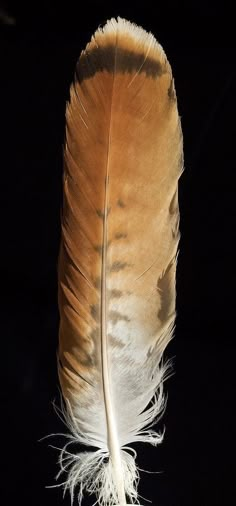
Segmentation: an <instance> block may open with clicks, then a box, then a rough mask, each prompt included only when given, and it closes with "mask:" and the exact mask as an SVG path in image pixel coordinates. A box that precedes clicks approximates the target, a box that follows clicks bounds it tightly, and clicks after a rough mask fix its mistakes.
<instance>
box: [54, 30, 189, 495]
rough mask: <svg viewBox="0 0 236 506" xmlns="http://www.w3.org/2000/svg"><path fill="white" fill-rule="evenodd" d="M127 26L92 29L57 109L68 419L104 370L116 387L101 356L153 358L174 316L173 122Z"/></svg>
mask: <svg viewBox="0 0 236 506" xmlns="http://www.w3.org/2000/svg"><path fill="white" fill-rule="evenodd" d="M130 26H131V25H130V24H129V23H125V22H124V21H122V20H119V21H118V22H115V21H111V22H110V24H108V25H106V27H105V29H104V30H99V31H97V32H96V33H95V35H94V37H93V38H92V40H91V42H90V43H89V44H88V45H87V47H86V49H85V51H83V52H82V54H81V56H80V59H79V62H78V64H77V67H76V76H75V82H74V84H73V85H72V87H71V93H70V103H69V104H68V106H67V111H66V145H65V155H64V160H65V162H64V182H63V186H64V204H63V217H62V240H61V250H60V259H59V307H60V317H61V323H60V345H59V361H60V367H59V375H60V383H61V387H62V392H63V395H64V398H65V399H67V400H68V401H69V404H70V406H71V409H72V412H73V413H77V411H76V409H77V398H78V397H79V398H80V402H81V403H82V404H83V405H84V406H86V403H89V402H90V401H89V393H88V390H89V387H90V385H91V384H94V378H96V381H98V383H99V382H100V385H101V384H102V383H103V386H104V378H103V375H104V368H105V369H106V367H107V368H108V371H107V379H108V381H109V384H110V389H112V388H113V387H112V381H113V379H112V366H111V365H110V363H109V360H110V358H109V357H110V351H109V350H111V349H116V348H117V349H118V348H120V349H127V347H129V346H130V347H131V348H130V349H131V350H132V356H133V359H134V361H136V362H137V367H139V366H142V364H143V363H144V360H143V357H144V358H145V357H146V356H147V355H148V354H149V353H150V352H151V350H153V349H154V348H155V349H157V348H158V354H157V356H159V357H161V356H162V353H163V351H164V349H165V347H166V345H167V343H168V341H169V339H170V337H171V334H170V332H168V329H169V328H170V327H171V326H173V322H174V318H175V271H176V253H177V248H178V241H179V227H178V226H179V210H178V197H177V183H178V178H179V177H180V174H181V171H182V134H181V126H180V120H179V116H178V111H177V103H176V95H175V91H174V83H173V77H172V72H171V68H170V65H169V63H168V61H167V59H166V56H165V54H164V51H163V50H162V48H161V46H160V45H159V44H157V43H156V41H155V39H154V38H153V37H152V36H151V35H150V34H146V33H145V32H144V31H143V30H141V29H138V28H134V29H131V28H130ZM139 30H140V31H139ZM104 356H105V358H104ZM140 357H142V360H141V359H140ZM104 360H105V362H104ZM105 376H106V371H105ZM105 390H106V388H105ZM87 393H88V397H87ZM106 395H107V397H109V392H108V393H107V394H106V391H105V394H104V396H105V407H103V408H102V409H103V410H104V423H105V424H107V426H108V425H109V420H108V418H109V414H108V413H107V411H109V406H108V408H107V406H106V402H107V399H106ZM108 404H109V403H108ZM113 407H114V406H113ZM144 407H145V406H144ZM107 438H108V448H109V444H110V443H109V429H108V434H107ZM118 495H119V494H118ZM119 498H120V496H119Z"/></svg>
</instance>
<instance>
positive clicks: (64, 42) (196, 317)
mask: <svg viewBox="0 0 236 506" xmlns="http://www.w3.org/2000/svg"><path fill="white" fill-rule="evenodd" d="M159 4H160V5H159ZM162 4H163V2H162V3H159V2H150V1H145V2H144V3H143V4H142V5H141V4H140V5H135V3H133V4H132V3H131V2H126V3H124V4H122V2H110V3H108V2H107V3H106V2H102V1H100V2H90V1H86V2H85V4H82V3H80V2H79V1H78V2H76V3H71V2H62V4H60V5H58V4H53V3H52V2H38V1H36V2H32V3H31V6H28V5H27V4H26V3H24V2H18V3H14V2H3V3H1V10H0V19H1V21H2V24H1V26H0V30H1V46H0V57H1V60H0V64H1V70H0V74H1V90H0V91H1V97H0V102H1V151H0V153H1V154H0V161H1V169H0V170H1V172H0V202H1V229H0V237H1V249H0V251H1V264H0V265H1V278H0V280H1V284H0V286H1V290H0V292H1V296H2V302H1V325H0V329H1V352H2V353H1V369H0V370H1V376H2V377H1V386H2V392H1V396H2V397H1V413H2V414H1V425H2V427H1V458H0V460H1V474H0V477H1V479H0V487H1V495H0V502H1V504H4V505H6V506H9V505H13V504H16V503H18V501H20V502H21V503H22V504H24V506H46V505H50V506H51V505H52V504H54V505H56V504H62V491H61V489H51V490H50V489H45V485H51V484H54V483H55V482H54V476H55V474H56V471H57V464H56V461H57V453H56V452H55V450H53V449H51V448H48V444H50V443H51V444H54V445H58V444H59V445H60V444H61V443H62V441H61V439H60V438H59V437H57V438H55V439H52V440H44V441H42V442H38V440H39V439H40V438H42V437H43V436H45V435H46V434H49V433H52V432H60V431H64V427H63V425H62V423H61V422H60V420H59V419H58V418H57V416H56V415H55V413H54V411H53V407H52V400H53V399H54V398H56V399H57V400H58V380H57V371H56V349H57V333H58V310H57V255H58V246H59V237H60V227H59V224H60V205H61V175H62V145H63V139H64V113H65V104H66V100H67V99H68V96H69V85H70V83H71V81H72V79H73V74H74V67H75V63H76V60H77V58H78V56H79V54H80V51H81V50H82V49H83V47H84V46H85V44H86V43H87V42H88V41H89V39H90V37H91V35H92V33H93V32H94V31H95V29H96V28H97V26H98V25H99V24H103V23H104V22H105V21H106V19H108V18H110V17H111V16H115V17H116V16H117V15H120V16H123V17H126V18H128V19H130V20H131V21H134V22H136V23H137V24H141V25H142V26H143V27H144V28H145V29H146V30H150V31H152V33H153V34H154V35H155V36H156V38H157V39H158V41H159V42H160V43H161V44H162V45H163V47H164V49H165V51H166V53H167V56H168V59H169V61H170V63H171V65H172V69H173V73H174V76H175V83H176V90H177V96H178V103H179V111H180V115H181V118H182V126H183V133H184V146H185V172H184V175H183V176H182V178H181V181H180V197H179V199H180V209H181V234H182V236H181V243H180V254H179V262H178V275H177V291H178V296H177V311H178V317H177V322H176V325H177V326H176V333H175V339H174V341H173V342H172V343H171V344H170V346H169V348H168V352H167V356H168V357H172V356H174V357H175V359H174V364H175V365H174V369H175V375H174V376H173V377H172V378H171V379H170V380H169V381H168V383H167V384H166V390H167V391H168V406H167V411H166V413H165V415H164V417H163V420H162V422H161V423H160V428H162V427H163V425H165V427H166V435H165V440H164V443H163V445H162V446H161V447H158V448H157V449H155V448H152V447H150V446H145V445H139V446H138V464H139V465H140V467H141V468H146V469H148V470H158V471H161V473H160V474H146V473H142V474H141V483H140V487H139V491H140V493H141V495H143V496H145V497H147V498H148V499H150V500H152V501H153V504H154V506H157V505H158V506H190V505H191V506H231V505H232V506H233V505H234V504H235V503H236V502H235V487H234V482H235V477H234V468H235V465H234V456H235V454H234V452H233V449H232V445H233V441H234V431H235V429H234V427H235V419H234V416H233V412H234V401H235V392H234V385H233V383H234V371H235V351H236V348H235V331H234V326H235V324H234V322H235V315H234V313H235V298H234V295H233V292H234V278H235V255H234V249H233V243H234V236H235V202H234V200H235V189H236V188H235V170H236V162H235V143H236V139H235V121H236V119H235V118H236V106H235V96H236V94H235V91H236V90H235V78H236V72H235V71H236V66H235V47H234V46H235V44H234V35H235V28H234V24H233V16H234V15H233V11H231V10H230V6H229V5H228V4H225V3H224V5H223V4H221V5H219V6H218V4H216V3H215V2H210V3H209V2H208V3H206V2H202V1H199V2H193V3H192V4H191V5H189V3H187V2H186V3H185V2H182V3H181V2H180V3H179V4H178V6H177V5H176V4H173V5H171V4H170V3H169V2H168V4H166V5H162ZM6 14H8V18H7V17H6ZM9 17H10V20H9ZM231 461H232V462H231ZM86 503H87V504H92V501H91V500H90V499H89V500H88V501H87V500H85V504H86ZM63 504H65V505H67V504H69V497H66V498H65V500H64V503H63ZM147 504H148V503H147Z"/></svg>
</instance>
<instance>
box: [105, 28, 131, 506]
mask: <svg viewBox="0 0 236 506" xmlns="http://www.w3.org/2000/svg"><path fill="white" fill-rule="evenodd" d="M116 37H117V34H116ZM116 57H117V39H116V46H115V59H114V74H113V83H112V92H111V106H110V121H109V133H108V148H107V165H106V177H105V197H104V217H103V244H102V268H101V280H102V282H101V355H102V381H103V391H104V404H105V412H106V421H107V436H108V449H109V453H110V458H111V462H112V467H113V471H114V481H115V483H116V488H117V495H118V500H119V504H120V506H125V505H126V497H125V489H124V480H123V473H122V462H121V452H120V444H119V438H118V431H117V425H116V420H115V413H114V409H113V403H112V393H111V385H110V378H109V366H108V342H107V238H108V203H109V169H110V149H111V129H112V108H113V95H114V81H115V72H116Z"/></svg>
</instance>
